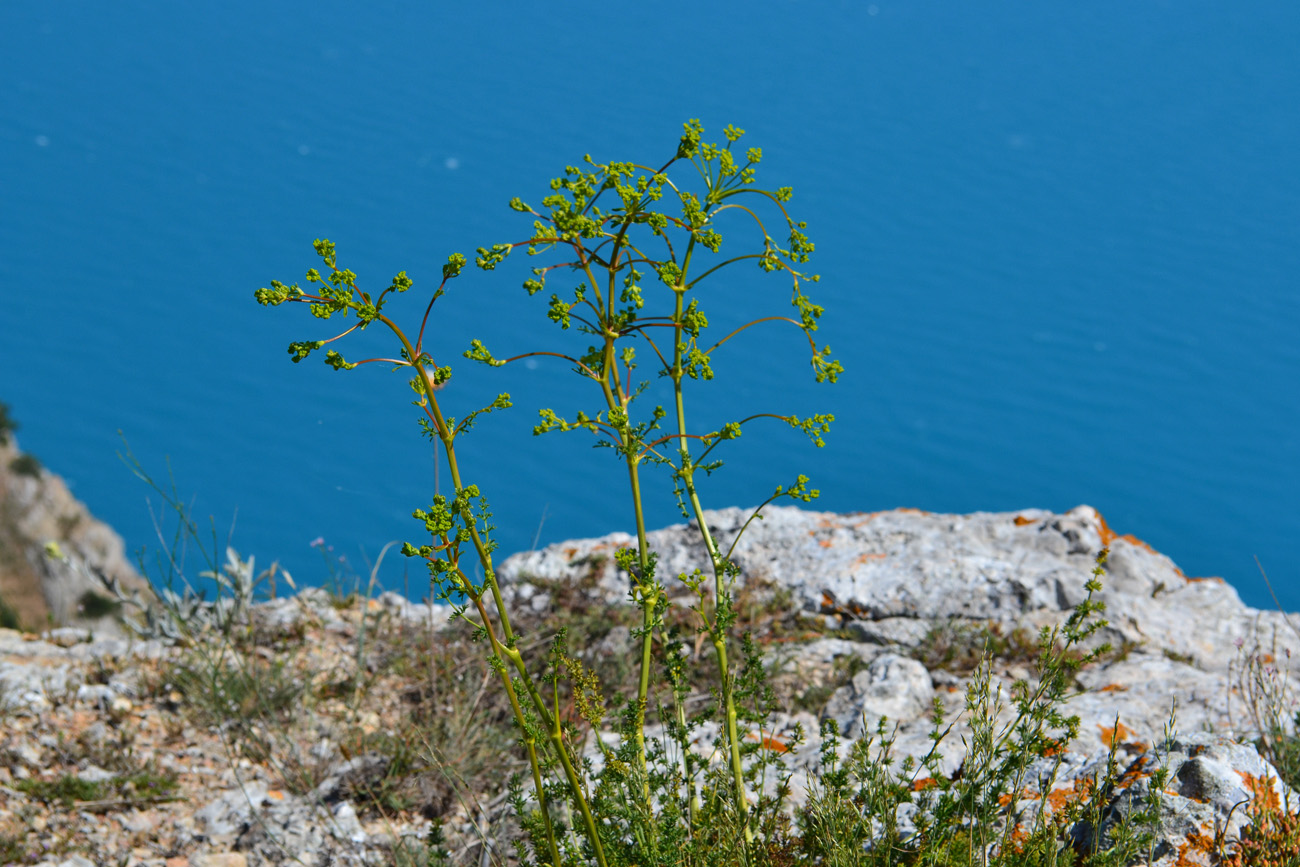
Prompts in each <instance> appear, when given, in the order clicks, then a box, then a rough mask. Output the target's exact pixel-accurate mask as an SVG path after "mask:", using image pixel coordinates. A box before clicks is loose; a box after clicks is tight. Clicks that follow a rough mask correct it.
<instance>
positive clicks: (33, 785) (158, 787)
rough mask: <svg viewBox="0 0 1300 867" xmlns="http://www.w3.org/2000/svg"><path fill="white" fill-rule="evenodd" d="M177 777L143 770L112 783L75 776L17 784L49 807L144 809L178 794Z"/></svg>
mask: <svg viewBox="0 0 1300 867" xmlns="http://www.w3.org/2000/svg"><path fill="white" fill-rule="evenodd" d="M176 785H177V782H176V776H175V775H174V774H170V773H157V772H155V771H152V770H141V771H137V772H136V773H133V774H128V775H125V776H120V777H114V778H112V779H109V780H96V781H91V780H83V779H81V778H80V777H77V776H75V775H73V774H63V775H61V776H59V777H56V778H55V779H53V780H41V779H36V778H32V779H26V780H19V781H18V782H17V783H16V784H15V788H17V789H18V791H20V792H23V793H25V794H27V795H29V796H31V797H33V798H35V799H37V800H38V801H44V802H45V803H47V804H58V805H60V806H62V807H64V808H70V807H73V806H75V805H76V804H77V803H78V802H84V801H106V800H120V801H122V802H123V803H122V806H130V805H132V804H134V803H138V804H141V805H145V804H149V803H153V802H156V801H162V800H168V799H170V797H171V795H172V793H173V792H174V791H175V790H176Z"/></svg>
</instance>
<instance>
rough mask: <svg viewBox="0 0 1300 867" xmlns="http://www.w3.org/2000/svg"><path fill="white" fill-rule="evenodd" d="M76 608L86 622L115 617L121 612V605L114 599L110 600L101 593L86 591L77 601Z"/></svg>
mask: <svg viewBox="0 0 1300 867" xmlns="http://www.w3.org/2000/svg"><path fill="white" fill-rule="evenodd" d="M77 608H78V610H79V611H80V613H81V616H82V617H85V618H86V619H88V620H98V619H99V618H101V617H116V616H117V615H118V614H120V613H121V612H122V603H121V602H119V601H118V600H116V599H110V598H109V597H107V596H105V595H104V594H103V593H96V592H95V591H94V590H87V591H86V592H85V593H82V594H81V596H80V598H78V599H77Z"/></svg>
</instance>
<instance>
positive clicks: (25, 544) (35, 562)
mask: <svg viewBox="0 0 1300 867" xmlns="http://www.w3.org/2000/svg"><path fill="white" fill-rule="evenodd" d="M113 580H116V581H118V582H119V583H120V586H121V587H122V588H123V590H124V591H126V592H127V593H132V592H137V591H138V592H139V593H140V594H142V595H143V596H144V597H145V598H151V597H152V595H153V593H152V589H151V587H150V585H149V582H148V581H146V580H145V579H144V578H142V577H141V576H140V575H139V573H138V572H137V571H136V570H135V568H134V567H132V566H131V564H130V562H129V561H128V560H127V557H126V546H125V544H124V543H123V541H122V537H121V536H119V535H118V534H117V532H116V531H114V530H113V528H112V527H110V526H108V525H107V524H105V523H104V522H102V521H100V520H98V519H96V518H95V517H94V516H93V515H91V514H90V511H89V509H87V508H86V506H85V504H84V503H82V502H81V501H79V500H77V499H76V498H75V497H74V496H73V495H72V493H71V492H70V491H69V490H68V486H67V484H66V483H65V482H64V481H63V479H62V478H60V477H59V476H57V475H55V474H54V473H52V472H50V471H49V470H47V469H45V468H44V467H41V466H40V464H39V463H38V462H37V461H35V460H34V459H33V458H32V457H31V456H30V455H26V454H24V453H23V452H22V451H20V450H19V448H18V443H17V442H16V441H15V440H14V438H13V437H12V436H9V437H8V438H7V441H5V442H0V599H3V600H4V601H5V603H6V604H7V605H8V606H9V607H10V608H11V609H12V610H13V611H15V612H16V614H17V615H18V619H19V621H20V622H21V623H22V625H23V626H26V627H27V628H29V629H40V628H45V627H46V626H47V625H49V624H50V622H52V623H53V625H54V626H79V627H94V628H95V629H96V630H97V631H99V632H101V633H109V634H119V633H120V631H121V630H120V626H118V625H117V623H116V620H115V618H114V616H113V614H114V612H115V611H116V610H117V606H116V605H115V604H114V603H115V599H114V595H113V593H111V592H110V591H109V589H108V587H107V584H106V582H107V581H113ZM87 602H89V603H90V604H89V605H87Z"/></svg>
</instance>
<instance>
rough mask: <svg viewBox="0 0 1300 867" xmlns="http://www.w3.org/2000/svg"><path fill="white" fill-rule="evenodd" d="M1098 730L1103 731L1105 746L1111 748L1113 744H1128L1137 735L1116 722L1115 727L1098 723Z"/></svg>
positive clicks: (1102, 739) (1102, 737) (1102, 740)
mask: <svg viewBox="0 0 1300 867" xmlns="http://www.w3.org/2000/svg"><path fill="white" fill-rule="evenodd" d="M1097 728H1099V729H1101V742H1102V744H1103V745H1105V746H1110V745H1111V744H1112V743H1116V744H1122V743H1127V742H1128V740H1129V738H1131V737H1132V736H1133V735H1134V734H1135V733H1134V731H1133V730H1132V729H1131V728H1129V727H1128V726H1126V725H1124V723H1122V722H1116V723H1115V725H1113V726H1104V725H1102V724H1100V723H1098V724H1097Z"/></svg>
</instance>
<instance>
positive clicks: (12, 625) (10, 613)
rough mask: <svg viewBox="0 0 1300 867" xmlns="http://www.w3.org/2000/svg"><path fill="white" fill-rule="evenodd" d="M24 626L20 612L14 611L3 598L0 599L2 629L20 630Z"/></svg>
mask: <svg viewBox="0 0 1300 867" xmlns="http://www.w3.org/2000/svg"><path fill="white" fill-rule="evenodd" d="M20 628H22V624H21V622H20V620H19V617H18V612H17V611H14V610H13V608H11V607H10V606H9V604H8V603H7V602H5V601H4V598H3V597H0V629H20Z"/></svg>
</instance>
